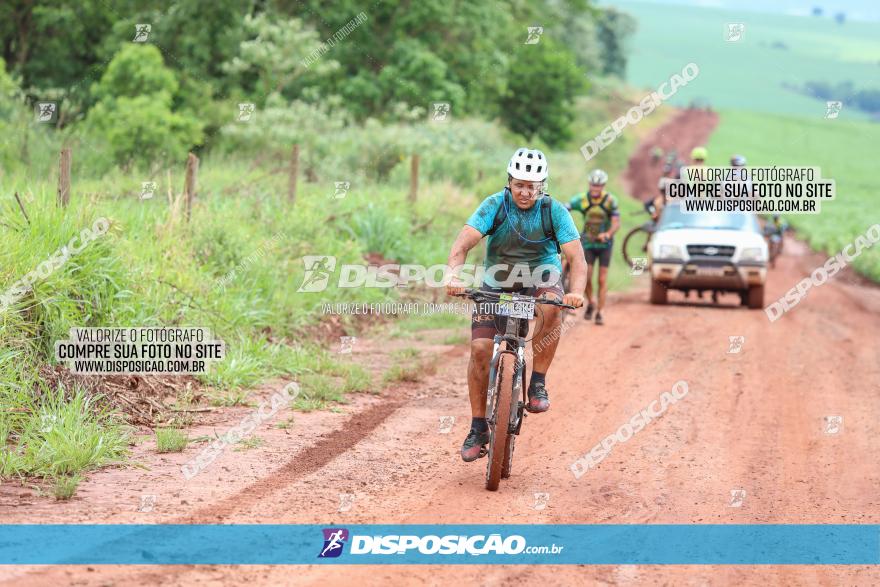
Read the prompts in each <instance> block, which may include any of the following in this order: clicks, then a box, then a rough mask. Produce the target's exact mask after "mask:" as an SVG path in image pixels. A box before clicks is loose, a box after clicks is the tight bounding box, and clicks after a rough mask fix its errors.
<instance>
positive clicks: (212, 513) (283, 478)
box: [172, 399, 404, 524]
mask: <svg viewBox="0 0 880 587" xmlns="http://www.w3.org/2000/svg"><path fill="white" fill-rule="evenodd" d="M403 403H404V402H403V401H402V400H390V399H389V400H386V401H383V402H381V403H379V404H376V405H373V406H372V407H370V408H368V409H367V410H365V411H363V412H360V413H358V414H355V415H354V416H352V417H351V418H350V419H349V420H348V421H347V422H346V423H345V424H344V425H343V427H341V428H338V429H336V430H334V431H333V432H331V433H330V434H328V435H326V436H324V437H322V438H320V439H319V440H318V441H317V442H316V443H315V444H314V445H312V446H311V447H309V448H308V449H306V450H304V451H301V452H299V453H297V454H296V455H295V456H294V457H293V458H292V459H291V460H290V461H288V462H287V464H286V465H284V466H283V467H281V469H280V470H278V471H276V472H275V473H274V474H273V475H272V476H270V477H264V478H263V479H260V480H259V481H257V482H256V483H253V484H251V485H249V486H247V487H246V488H245V489H244V490H242V491H240V492H238V493H236V494H233V495H230V496H228V497H225V498H224V499H222V500H221V501H219V502H217V503H215V504H211V505H210V506H207V507H204V508H202V509H200V510H198V511H196V512H195V513H193V514H191V515H188V516H185V517H182V518H179V519H177V520H175V521H174V522H172V523H174V524H211V523H217V522H222V521H224V520H226V519H227V518H228V517H229V516H230V515H231V514H233V513H234V512H237V511H241V510H243V509H246V508H248V507H251V506H252V505H253V504H254V503H256V502H258V501H260V500H261V499H265V498H266V497H268V496H270V495H272V494H273V493H276V492H278V491H279V490H280V489H281V488H283V487H285V486H287V485H289V484H291V483H294V482H295V481H296V480H297V479H299V478H301V477H305V476H306V475H309V474H311V473H314V472H315V471H317V470H319V469H321V468H322V467H324V466H325V465H327V463H329V462H330V461H331V460H333V459H335V458H336V457H337V456H339V455H340V454H341V453H344V452H346V451H348V450H350V449H351V448H352V447H353V446H354V445H355V444H357V443H358V442H360V441H361V440H362V439H363V438H365V437H366V436H368V435H369V434H370V433H371V432H373V430H375V428H376V427H377V426H379V425H380V424H381V423H382V422H384V421H385V420H386V419H387V418H388V417H389V416H390V415H391V414H393V413H394V411H395V410H397V409H398V408H399V407H400V406H401V405H403Z"/></svg>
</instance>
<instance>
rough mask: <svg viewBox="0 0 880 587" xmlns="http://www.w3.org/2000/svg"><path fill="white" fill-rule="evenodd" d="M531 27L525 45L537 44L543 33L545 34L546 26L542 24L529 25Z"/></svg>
mask: <svg viewBox="0 0 880 587" xmlns="http://www.w3.org/2000/svg"><path fill="white" fill-rule="evenodd" d="M527 28H528V29H529V36H528V37H526V42H525V43H523V44H524V45H537V44H538V43H539V42H540V40H541V35H542V34H544V27H542V26H530V27H527Z"/></svg>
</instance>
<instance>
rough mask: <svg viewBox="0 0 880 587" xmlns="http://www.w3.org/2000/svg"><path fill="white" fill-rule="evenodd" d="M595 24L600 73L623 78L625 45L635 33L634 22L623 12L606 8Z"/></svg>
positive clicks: (624, 71) (625, 54)
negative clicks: (597, 37) (600, 51)
mask: <svg viewBox="0 0 880 587" xmlns="http://www.w3.org/2000/svg"><path fill="white" fill-rule="evenodd" d="M596 24H597V25H598V28H599V30H598V34H599V43H600V44H601V45H602V73H604V74H606V75H616V76H618V77H620V78H623V77H624V76H625V75H626V59H627V47H626V45H627V41H628V40H629V37H631V36H632V35H633V33H635V32H636V21H635V19H634V18H633V17H632V16H630V15H629V14H627V13H625V12H621V11H619V10H617V9H615V8H606V9H605V10H604V11H602V13H601V16H600V17H599V19H598V21H597V23H596Z"/></svg>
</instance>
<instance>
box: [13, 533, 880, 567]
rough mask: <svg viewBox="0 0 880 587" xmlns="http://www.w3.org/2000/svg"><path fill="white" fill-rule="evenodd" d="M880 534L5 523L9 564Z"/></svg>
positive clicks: (872, 549) (615, 554)
mask: <svg viewBox="0 0 880 587" xmlns="http://www.w3.org/2000/svg"><path fill="white" fill-rule="evenodd" d="M878 563H880V525H867V524H866V525H842V524H827V525H826V524H809V525H787V524H752V525H738V524H737V525H735V524H729V525H726V524H697V525H661V524H656V525H655V524H650V525H611V524H608V525H604V524H602V525H573V524H561V525H520V524H490V525H485V524H479V525H474V524H468V525H349V526H332V527H331V526H316V525H268V524H267V525H256V524H255V525H231V524H230V525H195V524H194V525H75V524H68V525H54V524H53V525H50V524H45V525H44V524H33V525H32V524H27V525H0V564H6V565H30V564H74V565H84V564H89V565H100V564H139V565H143V564H155V565H171V564H175V565H176V564H242V565H256V564H271V565H276V564H287V565H303V564H369V565H375V564H530V565H534V564H545V565H573V564H579V565H583V564H588V565H623V564H627V565H646V564H661V565H680V564H707V565H708V564H712V565H715V564H726V565H776V564H783V565H832V564H833V565H839V564H858V565H865V564H878Z"/></svg>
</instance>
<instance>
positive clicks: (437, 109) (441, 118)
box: [431, 102, 452, 122]
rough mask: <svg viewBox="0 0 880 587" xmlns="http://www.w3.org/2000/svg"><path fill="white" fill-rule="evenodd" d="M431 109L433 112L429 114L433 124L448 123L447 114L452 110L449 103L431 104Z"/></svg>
mask: <svg viewBox="0 0 880 587" xmlns="http://www.w3.org/2000/svg"><path fill="white" fill-rule="evenodd" d="M431 107H432V108H433V109H434V112H433V113H432V114H431V120H432V121H434V122H448V121H449V118H450V116H449V112H450V111H451V110H452V106H451V105H450V104H449V102H432V103H431Z"/></svg>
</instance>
